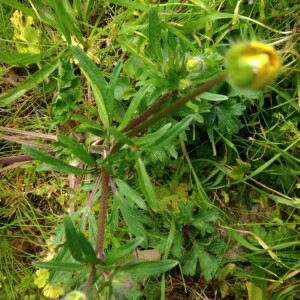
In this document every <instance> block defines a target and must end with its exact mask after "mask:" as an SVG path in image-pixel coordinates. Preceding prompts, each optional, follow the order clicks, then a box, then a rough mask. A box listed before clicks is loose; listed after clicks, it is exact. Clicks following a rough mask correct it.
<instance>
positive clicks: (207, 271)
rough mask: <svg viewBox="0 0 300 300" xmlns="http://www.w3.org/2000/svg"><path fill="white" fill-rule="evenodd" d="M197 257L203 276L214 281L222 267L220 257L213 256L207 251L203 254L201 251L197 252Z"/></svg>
mask: <svg viewBox="0 0 300 300" xmlns="http://www.w3.org/2000/svg"><path fill="white" fill-rule="evenodd" d="M197 255H198V259H199V263H200V267H201V273H202V274H203V276H204V278H205V280H207V281H209V280H212V278H213V277H214V275H215V273H216V272H217V270H218V268H219V266H220V263H221V260H220V257H218V256H213V255H211V254H209V253H208V252H206V251H202V252H201V250H200V251H199V250H197Z"/></svg>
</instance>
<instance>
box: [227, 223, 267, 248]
mask: <svg viewBox="0 0 300 300" xmlns="http://www.w3.org/2000/svg"><path fill="white" fill-rule="evenodd" d="M226 229H227V230H228V232H229V234H230V235H231V236H232V237H233V238H234V239H235V240H236V241H237V242H238V243H240V244H241V245H242V246H244V247H245V248H247V249H249V250H253V251H260V250H261V248H258V247H255V246H253V245H252V244H250V243H249V242H248V241H247V240H245V239H244V238H243V237H242V236H240V235H239V234H238V233H237V232H236V231H235V230H234V229H232V228H229V227H226Z"/></svg>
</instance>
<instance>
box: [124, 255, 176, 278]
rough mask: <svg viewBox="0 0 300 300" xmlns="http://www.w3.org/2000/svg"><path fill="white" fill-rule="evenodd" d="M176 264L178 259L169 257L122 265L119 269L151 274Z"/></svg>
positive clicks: (138, 273) (141, 274)
mask: <svg viewBox="0 0 300 300" xmlns="http://www.w3.org/2000/svg"><path fill="white" fill-rule="evenodd" d="M177 265H178V261H176V260H171V259H168V260H161V261H143V262H138V263H129V264H127V265H124V266H122V267H121V268H120V269H119V271H120V272H127V273H130V274H133V275H138V276H152V275H158V274H161V273H164V272H167V271H169V270H170V269H172V268H174V267H175V266H177Z"/></svg>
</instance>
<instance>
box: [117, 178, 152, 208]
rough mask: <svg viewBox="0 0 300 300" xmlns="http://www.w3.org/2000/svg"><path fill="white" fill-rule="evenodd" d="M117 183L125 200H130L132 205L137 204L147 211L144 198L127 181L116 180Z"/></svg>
mask: <svg viewBox="0 0 300 300" xmlns="http://www.w3.org/2000/svg"><path fill="white" fill-rule="evenodd" d="M115 183H116V184H117V186H118V188H119V190H120V193H121V194H122V195H123V196H124V197H125V199H128V200H130V201H131V202H132V203H135V204H136V205H137V206H138V207H140V208H141V209H147V206H146V204H145V201H144V200H143V199H142V197H141V196H140V195H139V194H138V193H137V192H136V191H135V190H133V189H132V188H131V187H130V186H129V185H128V184H127V183H126V182H125V181H123V180H121V179H119V178H116V179H115Z"/></svg>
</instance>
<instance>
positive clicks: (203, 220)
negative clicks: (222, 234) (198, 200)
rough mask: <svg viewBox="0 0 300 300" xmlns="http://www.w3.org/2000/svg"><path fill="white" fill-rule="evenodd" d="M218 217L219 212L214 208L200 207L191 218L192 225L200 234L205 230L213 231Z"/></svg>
mask: <svg viewBox="0 0 300 300" xmlns="http://www.w3.org/2000/svg"><path fill="white" fill-rule="evenodd" d="M218 219H219V213H218V211H217V210H216V209H207V208H202V209H201V210H200V212H199V213H198V214H197V217H196V218H194V219H193V221H192V225H193V226H195V227H196V228H198V229H199V230H200V231H201V234H202V235H205V233H206V232H208V233H212V232H214V231H215V227H216V225H215V223H216V221H217V220H218Z"/></svg>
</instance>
